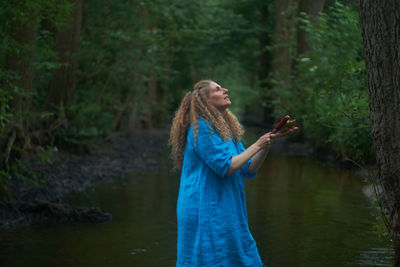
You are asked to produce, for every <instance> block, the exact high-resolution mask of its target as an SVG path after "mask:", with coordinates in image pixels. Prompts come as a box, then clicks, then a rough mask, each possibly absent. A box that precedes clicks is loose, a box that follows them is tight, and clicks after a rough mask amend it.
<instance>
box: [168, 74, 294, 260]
mask: <svg viewBox="0 0 400 267" xmlns="http://www.w3.org/2000/svg"><path fill="white" fill-rule="evenodd" d="M230 105H231V101H230V99H229V97H228V90H227V89H225V88H222V87H221V86H220V85H219V84H217V83H215V82H213V81H209V80H204V81H200V82H198V83H196V84H195V85H194V87H193V88H192V89H191V90H190V92H188V93H186V95H185V97H184V98H183V100H182V103H181V105H180V107H179V108H178V110H177V112H176V115H175V118H174V120H173V123H172V128H171V133H170V140H169V143H170V145H171V146H172V158H173V160H174V164H175V167H176V168H178V169H181V182H180V186H179V197H178V203H177V219H178V245H177V252H178V253H177V263H176V266H190V267H193V266H227V267H233V266H251V267H255V266H262V261H261V259H260V256H259V254H258V251H257V247H256V243H255V241H254V239H253V237H252V235H251V234H250V231H249V227H248V221H247V212H246V202H245V191H244V180H243V176H244V177H247V178H252V177H254V176H255V175H256V171H257V170H258V168H259V167H260V166H261V164H262V162H263V161H264V159H265V157H266V155H267V153H268V149H269V147H270V145H271V142H272V140H273V139H274V138H276V137H279V136H283V135H286V134H289V133H291V132H293V131H295V130H297V128H296V127H293V128H292V129H290V130H288V131H286V132H285V133H276V134H272V133H266V134H264V135H263V136H261V137H260V138H259V139H258V140H257V141H256V142H255V143H254V144H252V145H251V146H250V147H249V148H247V149H244V147H243V144H242V142H241V141H240V139H241V136H242V135H243V133H244V131H243V129H242V127H241V125H240V123H239V121H238V120H237V118H236V117H235V116H234V115H233V114H232V113H231V112H230V111H229V110H228V107H229V106H230Z"/></svg>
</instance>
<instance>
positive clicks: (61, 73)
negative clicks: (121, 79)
mask: <svg viewBox="0 0 400 267" xmlns="http://www.w3.org/2000/svg"><path fill="white" fill-rule="evenodd" d="M69 1H70V2H71V3H73V4H74V8H73V10H72V12H71V17H72V22H71V24H70V25H69V26H68V27H67V28H63V29H60V30H58V31H57V33H56V37H55V49H54V50H55V51H56V53H57V55H58V57H59V63H60V64H61V67H60V68H58V69H56V70H55V71H54V72H53V78H52V80H51V81H50V85H49V88H48V91H47V96H46V99H45V102H44V107H45V109H46V110H50V111H53V112H55V113H56V118H64V117H65V116H64V115H65V114H64V108H65V107H66V106H67V105H69V104H70V103H72V101H73V98H74V95H75V88H76V72H77V67H78V64H77V58H76V56H77V52H78V49H79V43H80V42H79V40H80V32H81V21H82V0H69Z"/></svg>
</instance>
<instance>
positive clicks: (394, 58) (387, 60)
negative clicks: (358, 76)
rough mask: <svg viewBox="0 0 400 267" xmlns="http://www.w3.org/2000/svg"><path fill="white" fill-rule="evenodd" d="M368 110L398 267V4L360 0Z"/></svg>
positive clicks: (399, 44)
mask: <svg viewBox="0 0 400 267" xmlns="http://www.w3.org/2000/svg"><path fill="white" fill-rule="evenodd" d="M359 15H360V25H361V29H362V36H363V45H364V53H365V58H366V72H367V83H368V93H369V105H370V110H371V128H372V129H371V134H372V137H373V140H374V144H375V147H376V159H377V165H378V174H377V177H376V179H375V184H376V185H378V186H379V187H381V188H382V196H381V197H382V202H383V204H384V206H385V208H387V209H388V212H387V213H388V227H389V229H390V231H391V236H392V239H393V244H394V249H395V266H400V2H399V1H398V0H387V1H379V0H359Z"/></svg>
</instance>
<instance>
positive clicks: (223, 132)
mask: <svg viewBox="0 0 400 267" xmlns="http://www.w3.org/2000/svg"><path fill="white" fill-rule="evenodd" d="M212 82H213V81H211V80H202V81H199V82H198V83H196V84H195V85H194V86H193V88H192V90H191V91H190V92H187V93H186V95H185V96H184V97H183V99H182V102H181V104H180V106H179V108H178V109H177V111H176V113H175V117H174V119H173V121H172V127H171V132H170V137H169V142H168V144H169V145H170V146H171V147H172V151H171V157H172V159H173V161H174V167H175V168H177V169H181V168H182V164H183V156H184V152H185V146H186V138H187V133H188V129H189V127H190V125H192V124H193V125H194V128H193V130H194V136H195V141H196V137H197V133H198V126H199V125H198V121H197V120H198V118H203V119H205V120H209V121H210V122H211V123H212V125H213V126H214V127H215V129H216V131H217V133H218V134H219V135H220V136H221V137H222V139H224V140H226V141H228V140H229V139H230V138H232V139H235V140H236V141H239V140H240V139H241V137H242V135H243V134H244V130H243V128H242V125H241V124H240V123H239V121H238V119H237V118H236V117H235V115H233V114H232V113H231V112H230V111H229V110H228V109H225V110H224V111H223V112H221V111H219V110H218V109H217V108H216V107H214V106H213V105H212V104H211V103H210V102H209V101H208V99H209V93H210V84H211V83H212ZM210 131H211V132H212V128H211V126H210Z"/></svg>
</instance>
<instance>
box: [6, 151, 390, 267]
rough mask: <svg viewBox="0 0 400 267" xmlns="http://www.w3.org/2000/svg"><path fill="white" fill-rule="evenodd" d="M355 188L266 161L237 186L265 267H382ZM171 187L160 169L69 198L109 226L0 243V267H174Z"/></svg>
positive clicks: (278, 159) (321, 171) (53, 229)
mask: <svg viewBox="0 0 400 267" xmlns="http://www.w3.org/2000/svg"><path fill="white" fill-rule="evenodd" d="M363 186H364V184H363V183H362V182H361V181H360V180H359V179H358V178H355V177H353V176H352V174H351V173H350V172H348V171H346V170H339V169H335V168H328V167H323V166H321V165H319V164H317V163H315V162H312V161H310V160H307V159H306V158H300V157H288V156H282V155H279V154H272V155H270V156H269V158H268V160H267V161H266V163H265V164H264V165H263V167H262V169H261V170H260V172H259V174H258V175H257V177H256V178H255V179H253V180H249V181H247V183H246V193H247V208H248V214H249V224H250V227H251V231H252V233H253V235H254V238H255V239H256V241H257V244H258V247H259V250H260V254H261V257H262V258H263V260H264V262H265V264H266V266H279V267H282V266H300V267H301V266H307V267H309V266H325V267H329V266H335V267H337V266H392V260H393V255H392V250H391V244H389V243H387V242H384V241H383V240H380V239H379V238H378V237H377V235H376V234H375V233H373V231H372V225H373V224H374V222H375V218H374V216H372V215H371V212H372V211H373V209H370V208H369V206H370V205H371V204H370V203H369V202H368V199H367V198H366V197H365V196H364V195H363V193H362V189H363ZM177 192H178V177H177V174H176V173H172V172H171V171H170V170H169V168H168V167H164V168H163V169H162V170H161V171H158V172H148V173H132V174H131V175H130V176H129V177H128V178H127V179H124V180H120V181H117V182H115V183H112V184H106V185H102V186H99V187H98V188H96V189H95V190H92V191H89V192H86V193H81V194H78V195H76V196H74V197H73V198H72V199H71V202H73V203H74V204H78V205H93V206H100V207H101V208H102V209H103V210H105V211H108V212H111V213H112V214H113V218H114V219H113V221H111V222H106V223H99V224H59V225H46V226H34V227H24V228H18V229H15V230H13V231H10V232H8V233H4V234H2V235H1V237H0V241H1V242H0V266H6V267H7V266H74V267H77V266H100V267H101V266H113V267H114V266H115V267H118V266H174V265H175V257H176V256H175V254H176V217H175V205H176V199H177Z"/></svg>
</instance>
